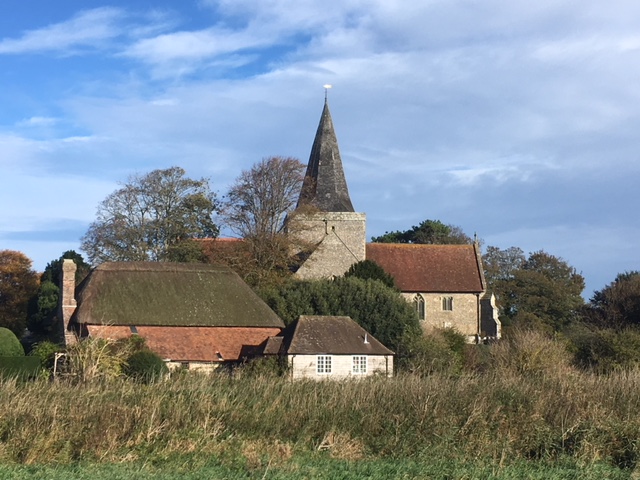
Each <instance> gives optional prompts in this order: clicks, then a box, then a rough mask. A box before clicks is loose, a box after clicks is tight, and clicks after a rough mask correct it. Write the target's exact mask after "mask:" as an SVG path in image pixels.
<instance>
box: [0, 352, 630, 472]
mask: <svg viewBox="0 0 640 480" xmlns="http://www.w3.org/2000/svg"><path fill="white" fill-rule="evenodd" d="M509 348H510V347H509V346H508V345H507V344H505V346H504V347H500V348H497V349H495V350H494V351H493V352H492V355H493V361H494V362H496V363H494V365H493V367H492V368H489V369H486V368H485V369H475V370H476V371H474V369H470V368H467V369H465V370H464V371H462V372H459V371H456V372H452V371H447V370H446V369H445V370H444V371H439V372H431V373H430V374H428V375H424V374H417V373H404V374H399V375H397V376H396V377H394V378H385V377H373V378H368V379H361V380H357V381H353V380H352V381H322V382H316V381H291V380H289V379H287V378H286V377H277V376H274V375H268V374H256V373H255V372H254V373H253V374H248V373H242V372H240V373H238V374H236V375H233V376H230V375H227V374H220V375H209V376H207V375H196V374H192V373H189V372H185V373H184V374H180V375H174V376H172V377H171V378H170V379H166V380H162V381H158V382H152V383H148V384H145V383H139V382H134V381H131V380H126V379H119V378H116V379H110V380H106V379H104V380H93V381H78V380H74V379H73V378H68V379H62V380H56V381H50V380H47V379H42V380H36V381H29V382H20V381H17V380H14V379H12V380H3V381H1V384H0V478H39V477H42V478H45V477H46V478H50V479H56V478H93V479H95V480H100V479H102V478H105V479H106V478H114V479H117V478H122V479H128V478H152V477H153V478H155V479H162V478H187V479H188V478H283V479H288V478H545V479H552V478H563V479H564V478H581V479H582V478H593V479H596V478H598V479H602V478H611V479H618V478H620V479H622V478H640V467H639V468H638V469H636V466H637V463H638V460H639V458H640V456H639V455H640V416H639V415H638V412H639V411H640V369H637V368H629V369H624V370H622V369H621V370H619V371H615V372H612V373H609V374H607V375H603V374H595V373H589V372H585V371H581V370H578V369H575V368H573V367H571V366H570V365H568V364H567V363H566V362H565V361H563V360H562V359H561V358H560V357H559V355H560V356H561V354H559V353H558V352H560V350H559V349H558V348H557V347H556V346H555V344H551V343H549V344H539V343H538V344H536V343H535V342H529V344H528V346H527V348H522V347H521V348H519V349H518V350H517V351H513V350H509ZM500 349H503V350H502V353H501V350H500ZM501 355H502V356H501Z"/></svg>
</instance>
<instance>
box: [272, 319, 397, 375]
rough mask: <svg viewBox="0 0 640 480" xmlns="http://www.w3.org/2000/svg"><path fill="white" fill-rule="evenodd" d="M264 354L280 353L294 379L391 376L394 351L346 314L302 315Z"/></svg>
mask: <svg viewBox="0 0 640 480" xmlns="http://www.w3.org/2000/svg"><path fill="white" fill-rule="evenodd" d="M264 353H265V355H275V354H278V355H281V356H284V357H285V358H286V360H287V365H288V367H289V372H290V375H291V377H292V378H295V379H297V378H312V379H316V380H321V379H341V378H361V377H366V376H370V375H375V374H379V375H385V376H391V375H393V356H394V353H393V352H392V351H391V350H389V349H388V348H387V347H385V346H384V345H382V344H381V343H380V342H379V341H378V340H376V339H375V338H374V337H372V336H371V335H370V334H369V333H368V332H367V331H366V330H365V329H364V328H362V327H361V326H360V325H358V324H357V323H356V322H355V321H353V320H352V319H351V318H350V317H346V316H322V315H302V316H300V318H298V320H296V321H295V322H294V323H292V324H291V325H289V326H288V327H287V328H286V329H285V330H284V331H283V332H282V334H281V335H279V336H276V337H272V338H270V339H269V340H268V341H267V344H266V346H265V351H264Z"/></svg>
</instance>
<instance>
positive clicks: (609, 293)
mask: <svg viewBox="0 0 640 480" xmlns="http://www.w3.org/2000/svg"><path fill="white" fill-rule="evenodd" d="M585 320H587V321H588V322H590V323H596V324H598V325H599V326H602V327H612V328H625V327H632V326H633V327H637V326H640V272H638V271H631V272H625V273H620V274H618V275H617V276H616V279H615V280H614V281H613V282H611V283H610V284H609V285H607V286H605V287H604V288H603V289H602V290H598V291H596V292H594V294H593V297H591V299H590V301H589V304H588V305H587V307H586V309H585Z"/></svg>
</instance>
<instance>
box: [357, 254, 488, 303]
mask: <svg viewBox="0 0 640 480" xmlns="http://www.w3.org/2000/svg"><path fill="white" fill-rule="evenodd" d="M366 258H367V260H373V261H374V262H376V263H377V264H378V265H380V266H381V267H382V268H383V269H384V270H385V271H386V272H387V273H388V274H390V275H391V276H393V278H394V280H395V282H396V286H397V287H398V288H399V289H400V290H401V291H403V292H433V293H480V292H483V291H484V276H483V273H482V270H481V264H480V263H479V262H480V260H479V257H478V255H477V251H476V247H475V246H474V245H423V244H409V243H368V244H367V254H366Z"/></svg>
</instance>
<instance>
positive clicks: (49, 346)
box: [29, 341, 64, 369]
mask: <svg viewBox="0 0 640 480" xmlns="http://www.w3.org/2000/svg"><path fill="white" fill-rule="evenodd" d="M63 351H64V347H62V346H60V345H58V344H57V343H53V342H48V341H45V342H39V343H37V344H36V345H35V346H34V347H33V349H32V350H31V353H29V355H30V356H32V357H38V359H39V360H40V366H42V368H46V369H52V368H53V363H54V361H55V354H56V353H58V352H63Z"/></svg>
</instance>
